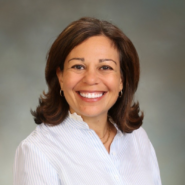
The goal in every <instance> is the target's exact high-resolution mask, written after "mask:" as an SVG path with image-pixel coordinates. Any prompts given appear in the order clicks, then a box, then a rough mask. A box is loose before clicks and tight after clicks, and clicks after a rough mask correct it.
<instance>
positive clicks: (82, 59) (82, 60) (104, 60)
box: [68, 58, 117, 65]
mask: <svg viewBox="0 0 185 185" xmlns="http://www.w3.org/2000/svg"><path fill="white" fill-rule="evenodd" d="M71 60H80V61H81V62H84V61H85V59H84V58H71V59H69V60H68V62H70V61H71ZM106 61H112V62H114V63H115V64H116V65H117V63H116V61H114V60H112V59H108V58H104V59H99V62H106Z"/></svg>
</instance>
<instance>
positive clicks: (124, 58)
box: [31, 17, 143, 133]
mask: <svg viewBox="0 0 185 185" xmlns="http://www.w3.org/2000/svg"><path fill="white" fill-rule="evenodd" d="M98 35H104V36H106V37H108V38H109V39H110V40H111V41H112V42H113V43H114V46H115V47H116V48H117V50H118V52H119V55H120V70H121V71H120V72H121V76H122V81H123V89H122V92H123V93H122V96H121V97H119V98H118V99H117V101H116V103H115V104H114V105H113V106H112V107H111V108H110V110H109V111H108V115H109V116H110V117H111V118H112V120H113V121H114V122H115V123H116V124H117V126H118V128H119V129H120V130H121V131H122V132H127V133H130V132H132V131H133V130H135V129H138V128H139V127H140V126H141V125H142V120H143V113H141V115H140V110H139V103H138V102H137V103H134V102H133V96H134V93H135V91H136V89H137V86H138V81H139V74H140V67H139V58H138V54H137V52H136V49H135V47H134V45H133V44H132V42H131V41H130V39H129V38H128V37H127V36H126V35H125V34H124V33H123V32H122V31H121V30H120V29H119V28H118V27H116V26H115V25H113V24H111V23H110V22H107V21H100V20H98V19H95V18H89V17H84V18H81V19H79V20H77V21H74V22H72V23H71V24H70V25H69V26H67V27H66V28H65V29H64V30H63V31H62V32H61V33H60V35H59V36H58V37H57V39H56V40H55V41H54V43H53V44H52V46H51V48H50V50H49V52H48V55H47V64H46V69H45V78H46V82H47V85H48V92H47V93H45V92H43V95H41V96H40V98H39V105H38V107H37V109H36V111H31V113H32V115H33V116H34V120H35V123H36V124H41V123H45V124H48V125H58V124H60V123H61V122H62V121H63V120H64V119H65V118H66V117H67V115H68V110H69V105H68V103H67V101H66V99H65V97H64V96H63V97H61V96H60V93H59V92H60V85H59V81H58V78H57V75H56V69H57V68H58V67H60V69H61V70H62V71H63V69H64V61H65V59H66V57H67V55H68V54H69V53H70V51H71V50H72V49H73V48H74V47H75V46H77V45H79V44H80V43H82V42H83V41H85V40H86V39H88V38H90V37H92V36H98Z"/></svg>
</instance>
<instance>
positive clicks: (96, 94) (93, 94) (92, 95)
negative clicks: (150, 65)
mask: <svg viewBox="0 0 185 185" xmlns="http://www.w3.org/2000/svg"><path fill="white" fill-rule="evenodd" d="M78 94H79V95H80V96H81V97H83V98H88V99H93V98H100V97H102V96H103V95H104V94H105V92H81V91H79V92H78Z"/></svg>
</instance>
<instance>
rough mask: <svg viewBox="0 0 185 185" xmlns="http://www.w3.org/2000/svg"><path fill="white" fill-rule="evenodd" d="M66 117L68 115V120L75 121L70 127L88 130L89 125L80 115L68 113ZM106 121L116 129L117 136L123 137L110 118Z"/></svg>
mask: <svg viewBox="0 0 185 185" xmlns="http://www.w3.org/2000/svg"><path fill="white" fill-rule="evenodd" d="M68 115H69V118H70V119H72V120H74V121H75V123H73V125H72V126H74V127H76V128H81V129H90V128H89V125H88V124H87V123H86V122H84V121H83V118H82V117H81V116H80V115H78V114H77V113H76V112H74V113H72V114H71V113H70V111H68ZM108 119H109V121H110V122H111V123H112V124H113V125H114V127H115V128H116V130H117V133H118V134H119V135H123V133H122V132H121V131H120V130H119V128H118V126H117V125H116V123H114V121H113V120H112V118H111V117H110V116H108Z"/></svg>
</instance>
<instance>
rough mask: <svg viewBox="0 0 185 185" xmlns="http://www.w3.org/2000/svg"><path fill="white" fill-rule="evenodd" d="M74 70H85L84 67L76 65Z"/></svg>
mask: <svg viewBox="0 0 185 185" xmlns="http://www.w3.org/2000/svg"><path fill="white" fill-rule="evenodd" d="M72 68H73V69H78V70H82V69H84V66H83V65H74V66H72Z"/></svg>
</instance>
